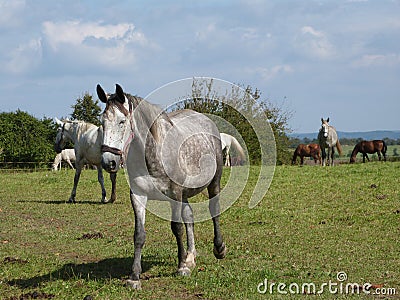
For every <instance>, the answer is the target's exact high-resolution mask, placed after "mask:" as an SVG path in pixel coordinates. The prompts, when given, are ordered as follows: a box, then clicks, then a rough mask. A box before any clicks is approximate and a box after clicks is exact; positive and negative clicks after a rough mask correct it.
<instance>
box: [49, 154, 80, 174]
mask: <svg viewBox="0 0 400 300" xmlns="http://www.w3.org/2000/svg"><path fill="white" fill-rule="evenodd" d="M63 161H65V162H67V164H68V165H69V166H70V167H71V168H72V169H75V168H74V166H73V165H72V163H71V161H73V162H75V161H76V157H75V150H74V149H64V150H62V151H61V153H57V155H56V157H55V158H54V162H53V170H54V171H57V170H58V167H60V170H61V162H63Z"/></svg>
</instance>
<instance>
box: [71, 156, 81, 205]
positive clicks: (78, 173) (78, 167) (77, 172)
mask: <svg viewBox="0 0 400 300" xmlns="http://www.w3.org/2000/svg"><path fill="white" fill-rule="evenodd" d="M82 167H83V162H79V163H77V165H76V170H75V176H74V187H73V188H72V191H71V196H70V197H69V200H68V202H70V203H75V202H76V201H75V197H76V188H77V187H78V183H79V178H80V177H81V171H82Z"/></svg>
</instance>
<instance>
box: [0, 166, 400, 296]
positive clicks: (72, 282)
mask: <svg viewBox="0 0 400 300" xmlns="http://www.w3.org/2000/svg"><path fill="white" fill-rule="evenodd" d="M227 171H228V170H227V169H226V170H225V172H224V180H226V178H227V173H228V172H227ZM256 171H257V168H252V173H251V176H250V179H249V183H248V185H247V188H246V189H245V191H244V192H243V194H242V195H241V197H240V199H239V200H238V201H237V202H235V204H234V205H233V206H232V207H231V208H230V209H229V210H228V211H226V212H225V213H224V214H223V215H222V216H221V226H222V230H223V233H224V238H225V242H226V244H227V246H228V255H227V257H226V258H225V259H223V260H216V259H215V258H214V256H213V253H212V247H213V246H212V240H213V236H212V222H211V221H206V222H202V223H199V224H196V226H195V235H196V247H197V251H198V254H199V256H198V257H197V260H196V263H197V266H196V268H195V270H194V271H193V273H192V276H191V277H188V278H182V277H178V276H175V271H176V265H177V258H176V255H177V254H176V253H177V248H176V245H175V239H174V237H173V235H172V233H171V231H170V225H169V223H168V222H166V221H163V220H160V219H159V218H158V217H156V216H154V215H151V214H148V215H147V219H146V232H147V240H146V245H145V248H144V249H143V259H142V265H143V270H144V272H143V278H144V280H142V290H140V291H134V290H130V289H128V288H126V287H125V286H124V285H123V279H125V278H127V276H128V275H129V273H130V268H131V264H132V255H133V212H132V209H131V205H130V202H129V194H128V185H127V183H126V180H125V177H124V176H123V174H122V173H121V174H120V175H119V176H118V179H117V185H118V187H117V188H118V189H117V202H116V203H114V204H108V205H102V204H100V198H101V193H100V186H99V185H98V183H97V175H96V172H95V171H89V170H88V171H84V172H83V173H82V176H81V182H80V183H79V186H78V192H77V198H76V199H77V202H78V203H77V204H75V205H71V204H68V203H65V201H66V200H67V199H68V198H69V194H70V190H71V187H72V181H73V175H74V173H73V171H71V170H68V171H65V170H64V171H61V172H36V173H2V174H0V185H1V187H2V188H1V189H0V224H1V225H0V226H1V230H0V282H1V284H0V298H1V299H13V298H12V297H20V296H21V295H23V294H28V293H33V292H35V291H36V292H37V293H43V294H45V295H55V298H54V299H83V298H84V297H85V296H86V295H91V296H92V297H93V299H267V298H273V299H287V298H298V297H300V296H299V295H292V296H290V295H280V294H278V293H277V292H276V289H275V292H274V294H273V295H270V294H268V293H267V294H265V295H262V294H259V293H257V285H258V284H259V283H261V282H263V281H264V279H268V282H275V283H276V284H277V283H285V284H287V285H290V284H291V283H298V284H302V283H307V282H314V283H315V284H317V285H319V284H323V283H328V282H329V280H331V281H333V282H337V280H336V275H337V273H338V272H340V271H343V272H346V273H347V275H348V281H347V282H357V283H366V282H369V283H372V284H375V285H382V284H383V286H384V287H385V288H389V287H390V288H396V289H397V297H399V293H400V285H399V281H398V279H399V278H400V260H399V253H400V244H399V233H400V225H399V224H400V202H399V200H400V188H399V183H400V182H399V178H400V163H399V162H391V163H389V162H387V163H378V162H372V163H368V164H354V165H339V166H336V167H333V168H330V167H326V168H322V167H318V166H304V167H299V166H293V167H292V166H280V167H277V168H276V172H275V176H274V179H273V182H272V184H271V187H270V189H269V191H268V193H267V195H266V196H265V198H264V199H263V201H262V202H261V203H260V204H259V205H258V206H257V207H256V208H254V209H248V207H247V203H248V201H249V199H250V197H251V192H252V186H254V184H255V183H256V180H257V178H256V176H255V174H256ZM106 183H107V191H110V182H109V180H108V179H107V180H106ZM371 186H372V187H371ZM87 233H90V234H95V233H101V234H102V236H103V237H102V238H99V239H80V238H81V237H82V236H83V235H84V234H87ZM7 257H8V258H7ZM303 297H306V296H305V295H304V296H303ZM321 297H322V298H323V299H338V298H342V299H347V298H354V299H363V296H359V295H355V296H352V297H350V296H349V295H338V294H336V295H331V294H330V293H329V292H328V291H326V292H325V293H323V294H322V295H321ZM364 297H365V296H364ZM393 298H394V297H389V299H393ZM15 299H18V298H15ZM367 299H373V297H371V296H369V297H367ZM381 299H382V298H381Z"/></svg>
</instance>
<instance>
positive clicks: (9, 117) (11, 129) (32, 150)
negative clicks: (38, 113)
mask: <svg viewBox="0 0 400 300" xmlns="http://www.w3.org/2000/svg"><path fill="white" fill-rule="evenodd" d="M55 132H56V131H55V125H54V123H53V122H52V120H51V119H46V118H45V119H43V120H38V119H36V118H35V117H33V116H31V115H29V114H28V113H26V112H23V111H20V110H17V111H16V112H10V113H0V149H2V154H1V158H2V160H3V162H12V163H19V167H32V163H35V164H36V165H39V164H43V163H44V164H47V163H48V162H50V161H52V160H53V158H54V155H55V152H54V150H53V143H54V139H55Z"/></svg>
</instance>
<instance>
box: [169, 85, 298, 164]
mask: <svg viewBox="0 0 400 300" xmlns="http://www.w3.org/2000/svg"><path fill="white" fill-rule="evenodd" d="M243 90H245V93H243ZM260 96H261V93H260V91H259V90H258V89H256V90H254V91H253V89H252V88H251V87H250V86H247V87H246V88H244V89H243V88H242V87H239V86H236V87H233V89H232V90H231V91H226V94H224V95H220V94H217V92H216V91H214V89H213V81H212V80H210V81H197V82H196V81H193V85H192V95H191V96H189V97H188V99H185V100H183V101H181V102H179V103H178V104H176V105H175V106H174V107H173V108H172V110H176V109H184V108H187V109H193V110H195V111H198V112H201V113H206V114H211V115H216V116H218V117H221V118H222V119H224V120H226V121H227V123H229V124H232V125H234V128H235V129H236V130H237V131H238V132H239V134H240V135H241V136H242V138H243V140H244V142H245V143H246V146H247V151H248V155H249V158H250V163H251V164H259V163H260V159H261V147H260V142H264V143H267V144H268V143H271V142H275V143H276V151H277V153H276V158H277V163H278V164H287V163H290V159H291V158H290V153H289V151H288V146H289V138H288V136H287V134H286V132H287V131H288V130H289V128H288V120H289V118H290V116H291V113H290V112H288V111H285V110H284V109H283V108H282V107H279V106H276V105H273V104H272V103H271V102H269V101H267V100H262V99H261V97H260ZM234 107H236V108H239V110H240V111H239V110H237V109H235V108H234ZM242 112H245V113H246V115H247V117H249V116H250V117H254V119H253V121H254V120H256V119H257V118H258V117H260V118H262V119H268V121H269V123H270V125H271V129H272V131H273V134H274V138H275V141H260V140H259V138H258V137H257V135H256V133H255V132H254V130H253V127H252V126H251V122H249V120H247V118H246V116H244V115H243V113H242ZM260 114H261V115H260ZM216 123H217V122H216ZM217 125H218V128H219V130H220V132H225V133H228V134H232V133H231V130H232V128H230V127H229V126H224V125H223V124H222V126H221V125H220V124H217ZM232 135H234V134H232ZM267 148H270V147H267Z"/></svg>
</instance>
